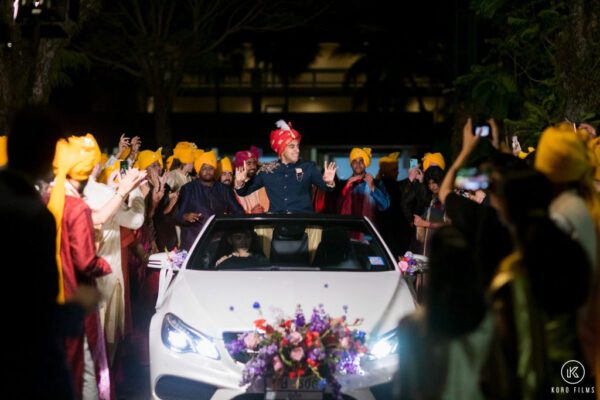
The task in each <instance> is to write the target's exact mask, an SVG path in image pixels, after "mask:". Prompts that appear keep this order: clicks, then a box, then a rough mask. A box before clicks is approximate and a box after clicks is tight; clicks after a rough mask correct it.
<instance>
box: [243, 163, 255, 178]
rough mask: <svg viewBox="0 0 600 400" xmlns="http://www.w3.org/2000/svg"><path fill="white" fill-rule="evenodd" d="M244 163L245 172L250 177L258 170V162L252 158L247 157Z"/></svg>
mask: <svg viewBox="0 0 600 400" xmlns="http://www.w3.org/2000/svg"><path fill="white" fill-rule="evenodd" d="M245 164H246V173H247V174H248V177H249V178H252V177H253V176H254V175H256V171H257V170H258V163H257V162H256V160H255V159H254V158H249V159H247V160H246V161H245Z"/></svg>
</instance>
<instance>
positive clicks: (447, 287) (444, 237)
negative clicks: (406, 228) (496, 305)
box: [426, 226, 486, 338]
mask: <svg viewBox="0 0 600 400" xmlns="http://www.w3.org/2000/svg"><path fill="white" fill-rule="evenodd" d="M426 309H427V328H428V331H429V332H431V333H432V334H434V335H439V336H442V337H445V338H453V337H457V336H461V335H464V334H466V333H468V332H471V331H472V330H474V329H475V328H476V327H477V326H478V325H479V323H480V322H481V320H482V319H483V317H484V315H485V312H486V304H485V299H484V293H483V290H482V288H481V285H480V284H479V280H478V275H477V268H476V265H475V260H474V257H473V252H472V249H471V247H469V245H468V243H467V241H466V240H465V238H464V237H463V235H462V234H461V233H460V231H459V230H458V229H456V228H454V227H451V226H444V227H441V228H439V229H437V230H436V232H435V233H434V235H433V237H432V240H431V256H430V258H429V282H428V287H427V295H426Z"/></svg>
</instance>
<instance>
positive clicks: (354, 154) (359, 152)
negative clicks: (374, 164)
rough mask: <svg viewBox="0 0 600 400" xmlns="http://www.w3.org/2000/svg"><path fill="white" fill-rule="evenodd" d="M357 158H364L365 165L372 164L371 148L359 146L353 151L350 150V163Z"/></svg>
mask: <svg viewBox="0 0 600 400" xmlns="http://www.w3.org/2000/svg"><path fill="white" fill-rule="evenodd" d="M357 158H362V160H363V162H364V163H365V167H368V166H369V165H371V149H369V148H367V147H365V148H363V149H360V148H358V147H355V148H353V149H352V151H350V163H352V161H354V160H356V159H357Z"/></svg>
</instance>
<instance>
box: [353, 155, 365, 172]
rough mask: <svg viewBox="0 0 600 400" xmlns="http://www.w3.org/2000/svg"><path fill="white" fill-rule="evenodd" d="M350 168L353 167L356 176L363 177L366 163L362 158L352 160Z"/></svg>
mask: <svg viewBox="0 0 600 400" xmlns="http://www.w3.org/2000/svg"><path fill="white" fill-rule="evenodd" d="M350 166H351V167H352V172H354V175H362V174H364V173H365V162H364V161H363V159H362V157H359V158H355V159H354V160H352V162H351V163H350Z"/></svg>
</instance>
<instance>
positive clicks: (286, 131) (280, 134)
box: [271, 119, 302, 157]
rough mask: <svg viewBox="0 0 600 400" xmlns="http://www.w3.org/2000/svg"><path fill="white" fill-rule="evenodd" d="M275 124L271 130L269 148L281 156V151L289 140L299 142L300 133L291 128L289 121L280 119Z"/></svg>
mask: <svg viewBox="0 0 600 400" xmlns="http://www.w3.org/2000/svg"><path fill="white" fill-rule="evenodd" d="M275 125H277V129H275V130H274V131H271V148H272V149H273V150H274V151H275V152H276V153H277V155H278V156H280V157H281V153H283V151H284V150H285V148H286V147H287V145H288V144H290V142H291V141H293V140H297V141H298V143H300V140H301V139H302V135H300V134H299V133H298V131H297V130H295V129H292V123H291V122H288V123H287V124H286V123H285V121H284V120H282V119H280V120H279V121H277V122H276V123H275Z"/></svg>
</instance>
